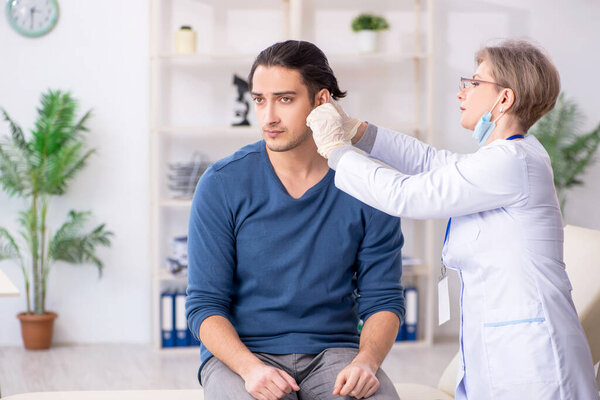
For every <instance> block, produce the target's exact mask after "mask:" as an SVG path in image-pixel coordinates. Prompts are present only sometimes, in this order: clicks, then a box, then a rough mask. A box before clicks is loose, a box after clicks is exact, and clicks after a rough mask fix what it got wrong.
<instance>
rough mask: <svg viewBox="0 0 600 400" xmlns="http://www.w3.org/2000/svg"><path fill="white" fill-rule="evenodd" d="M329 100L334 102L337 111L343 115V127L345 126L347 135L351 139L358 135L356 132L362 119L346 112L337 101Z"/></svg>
mask: <svg viewBox="0 0 600 400" xmlns="http://www.w3.org/2000/svg"><path fill="white" fill-rule="evenodd" d="M329 102H330V103H331V104H333V106H334V107H335V109H336V110H337V112H338V113H339V114H340V115H341V117H342V127H343V128H344V132H346V136H347V137H348V138H349V139H350V140H352V139H353V138H354V136H356V132H357V131H358V128H359V127H360V124H362V121H361V120H358V119H356V118H352V117H351V116H349V115H348V114H346V112H345V111H344V109H343V108H342V106H340V105H339V104H338V102H337V101H335V100H333V99H330V100H329Z"/></svg>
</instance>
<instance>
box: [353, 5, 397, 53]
mask: <svg viewBox="0 0 600 400" xmlns="http://www.w3.org/2000/svg"><path fill="white" fill-rule="evenodd" d="M389 27H390V25H389V24H388V22H387V20H386V19H385V18H384V17H382V16H378V15H373V14H367V13H363V14H360V15H358V16H357V17H355V18H354V19H353V20H352V23H351V28H352V31H353V32H355V33H356V34H357V38H358V49H359V51H360V52H361V53H370V52H373V51H375V50H377V33H378V32H380V31H383V30H385V29H389Z"/></svg>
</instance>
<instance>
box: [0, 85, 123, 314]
mask: <svg viewBox="0 0 600 400" xmlns="http://www.w3.org/2000/svg"><path fill="white" fill-rule="evenodd" d="M37 111H38V118H37V121H36V122H35V127H34V129H33V130H32V131H31V135H30V136H29V138H26V137H25V135H24V134H23V130H22V129H21V127H19V126H18V125H17V124H16V123H15V122H14V121H13V120H12V119H11V118H10V117H9V116H8V114H7V112H6V111H5V110H4V109H2V114H3V116H4V119H5V120H6V122H8V126H9V128H10V135H5V136H4V137H0V186H2V188H3V189H4V191H5V192H6V193H7V194H8V195H9V196H11V197H12V196H17V197H20V198H22V199H24V200H25V201H26V203H27V208H26V210H25V211H23V212H21V213H20V217H19V218H18V223H19V226H20V227H21V230H20V232H19V235H11V234H10V233H9V231H8V230H7V229H6V228H3V227H0V261H1V260H3V259H14V260H16V261H17V263H18V264H19V266H20V267H21V270H22V271H23V276H24V279H25V292H26V297H27V313H28V314H31V313H32V311H33V314H36V315H42V314H44V313H45V312H46V289H47V283H48V274H49V272H50V270H51V267H52V265H53V264H54V263H55V262H56V261H64V262H67V263H71V264H82V263H92V264H94V265H95V266H96V267H97V268H98V273H99V274H100V275H101V273H102V268H103V264H102V262H101V261H100V260H99V259H98V257H97V256H96V247H97V246H110V236H112V232H110V231H107V230H106V229H105V225H104V224H101V225H99V226H97V227H95V228H94V229H92V230H90V231H86V230H85V229H84V226H85V223H86V221H87V219H88V218H89V217H90V213H89V212H77V211H70V212H69V215H68V217H67V221H66V222H65V223H64V224H63V225H62V226H61V227H60V228H58V230H56V233H55V234H54V235H53V236H52V235H51V233H50V230H49V228H48V226H46V216H47V215H48V207H49V204H50V200H51V198H52V197H53V196H60V195H63V194H65V193H66V190H67V187H68V185H69V183H70V182H71V181H72V179H73V178H74V176H75V174H76V173H77V172H79V171H80V170H81V169H83V167H84V166H85V165H86V161H87V160H88V158H89V157H90V156H91V155H92V153H93V152H94V150H86V149H85V140H84V139H85V138H84V136H83V133H84V132H87V131H88V129H87V127H86V122H87V120H88V118H89V117H90V115H91V112H90V111H88V112H87V113H85V114H84V116H83V117H82V118H81V119H80V120H79V121H76V120H75V116H76V111H77V102H76V101H75V100H74V99H73V98H72V97H71V94H70V93H62V92H60V91H52V90H49V91H48V92H47V93H44V94H42V96H41V107H40V108H38V110H37ZM17 237H18V238H20V239H21V240H20V241H17V239H16V238H17ZM20 242H21V243H20ZM19 244H21V245H19ZM25 249H26V250H25ZM31 283H33V286H32V287H31V286H30V285H31ZM31 291H32V292H33V296H31V293H30V292H31ZM31 298H33V307H32V306H31Z"/></svg>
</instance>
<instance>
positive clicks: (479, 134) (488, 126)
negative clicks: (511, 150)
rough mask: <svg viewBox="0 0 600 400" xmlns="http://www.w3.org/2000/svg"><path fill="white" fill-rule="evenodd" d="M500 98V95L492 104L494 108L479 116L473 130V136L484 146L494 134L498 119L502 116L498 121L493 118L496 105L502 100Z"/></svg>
mask: <svg viewBox="0 0 600 400" xmlns="http://www.w3.org/2000/svg"><path fill="white" fill-rule="evenodd" d="M500 98H501V97H498V99H497V100H496V102H495V103H494V105H493V106H492V109H491V110H490V111H488V112H486V113H485V114H483V115H482V116H481V118H479V121H478V122H477V125H475V129H474V130H473V137H474V138H475V140H477V142H478V143H479V146H483V145H484V144H485V142H487V140H488V138H489V137H490V135H491V134H492V131H493V130H494V128H495V127H496V121H498V119H499V118H500V116H498V118H496V121H492V120H491V119H492V111H494V108H496V105H497V104H498V102H499V101H500ZM500 115H502V114H500Z"/></svg>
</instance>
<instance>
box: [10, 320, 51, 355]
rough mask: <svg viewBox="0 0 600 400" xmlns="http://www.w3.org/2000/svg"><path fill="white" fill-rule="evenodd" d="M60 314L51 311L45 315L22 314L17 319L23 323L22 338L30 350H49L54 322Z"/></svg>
mask: <svg viewBox="0 0 600 400" xmlns="http://www.w3.org/2000/svg"><path fill="white" fill-rule="evenodd" d="M57 317H58V314H56V313H53V312H51V311H48V312H46V313H45V314H43V315H35V314H27V313H20V314H19V315H17V318H19V320H20V321H21V336H22V337H23V344H24V345H25V348H26V349H28V350H44V349H49V348H50V344H51V343H52V333H53V331H54V320H55V319H56V318H57Z"/></svg>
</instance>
